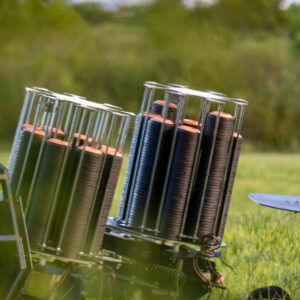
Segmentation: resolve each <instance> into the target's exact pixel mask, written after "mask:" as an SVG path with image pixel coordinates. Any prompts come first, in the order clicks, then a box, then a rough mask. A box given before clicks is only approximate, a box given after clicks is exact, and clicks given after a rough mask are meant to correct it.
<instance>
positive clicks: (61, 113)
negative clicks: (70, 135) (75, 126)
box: [53, 101, 67, 139]
mask: <svg viewBox="0 0 300 300" xmlns="http://www.w3.org/2000/svg"><path fill="white" fill-rule="evenodd" d="M66 105H67V104H66V101H61V104H60V108H58V116H57V118H56V124H55V125H54V127H55V131H54V135H53V138H55V139H56V138H57V133H58V131H59V130H61V125H62V122H63V118H64V115H65V112H66Z"/></svg>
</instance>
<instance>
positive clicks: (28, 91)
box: [8, 89, 31, 171]
mask: <svg viewBox="0 0 300 300" xmlns="http://www.w3.org/2000/svg"><path fill="white" fill-rule="evenodd" d="M30 93H31V91H30V90H27V89H26V93H25V98H24V102H23V106H22V110H21V115H20V118H19V122H18V126H17V129H16V133H15V137H14V141H13V145H12V149H11V154H10V157H9V162H8V171H9V170H10V167H11V163H12V162H11V161H12V158H13V157H14V156H15V148H16V144H17V141H19V137H20V133H21V129H22V125H23V124H24V118H25V114H26V110H27V106H28V102H29V99H30Z"/></svg>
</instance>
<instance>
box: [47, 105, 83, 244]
mask: <svg viewBox="0 0 300 300" xmlns="http://www.w3.org/2000/svg"><path fill="white" fill-rule="evenodd" d="M70 107H71V108H73V107H74V105H73V103H71V104H70ZM79 117H80V109H79V107H78V106H77V105H76V106H75V107H74V113H73V116H72V119H73V121H72V123H71V128H70V130H69V136H68V147H67V148H66V152H65V154H64V158H63V161H62V166H61V172H60V173H59V177H58V181H57V187H56V191H55V194H54V197H53V201H52V203H51V207H50V212H49V217H48V220H47V224H46V227H45V233H44V236H43V240H42V247H46V243H47V240H48V237H49V233H50V228H51V224H52V221H53V217H54V212H55V208H56V203H57V201H58V196H59V192H60V188H61V184H62V182H63V177H64V173H65V169H66V166H67V161H68V158H69V154H70V151H71V149H72V142H73V136H74V134H75V130H76V128H77V125H78V122H79Z"/></svg>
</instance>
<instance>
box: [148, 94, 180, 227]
mask: <svg viewBox="0 0 300 300" xmlns="http://www.w3.org/2000/svg"><path fill="white" fill-rule="evenodd" d="M166 93H167V94H168V96H167V95H166V98H169V97H170V96H169V95H170V94H173V93H170V91H167V92H166ZM177 96H179V101H178V102H179V108H178V105H177V114H176V123H175V129H174V132H173V138H172V143H171V149H170V156H169V160H168V165H167V170H166V179H165V181H164V185H163V191H162V196H161V198H160V204H159V209H158V215H157V218H156V224H155V232H156V233H158V232H159V226H160V223H161V217H162V211H163V208H164V204H165V197H166V192H167V187H168V183H169V179H170V178H169V177H170V176H169V175H170V172H171V168H172V162H173V157H174V150H175V145H176V141H177V133H178V128H179V126H180V125H181V124H180V123H181V119H182V114H183V111H184V95H178V94H177ZM165 116H167V113H166V115H165ZM149 199H150V198H149ZM146 206H147V212H148V207H149V201H148V198H147V202H146ZM146 217H147V215H146V212H144V216H143V226H144V225H145V223H146Z"/></svg>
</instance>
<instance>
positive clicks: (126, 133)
mask: <svg viewBox="0 0 300 300" xmlns="http://www.w3.org/2000/svg"><path fill="white" fill-rule="evenodd" d="M132 117H133V115H128V116H127V118H126V124H125V129H124V132H123V136H122V140H121V142H120V147H119V149H118V152H120V153H121V154H122V155H123V153H124V148H125V143H126V139H127V135H128V131H129V128H130V122H131V118H132ZM132 165H133V164H132ZM129 167H130V162H129V164H128V168H129ZM131 169H132V168H131ZM128 172H129V171H128ZM127 176H128V175H127ZM128 186H129V180H128V182H125V184H124V187H123V190H124V195H126V194H127V190H128ZM122 201H123V194H122ZM124 212H125V205H122V206H120V208H119V213H118V218H121V219H123V217H124Z"/></svg>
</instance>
